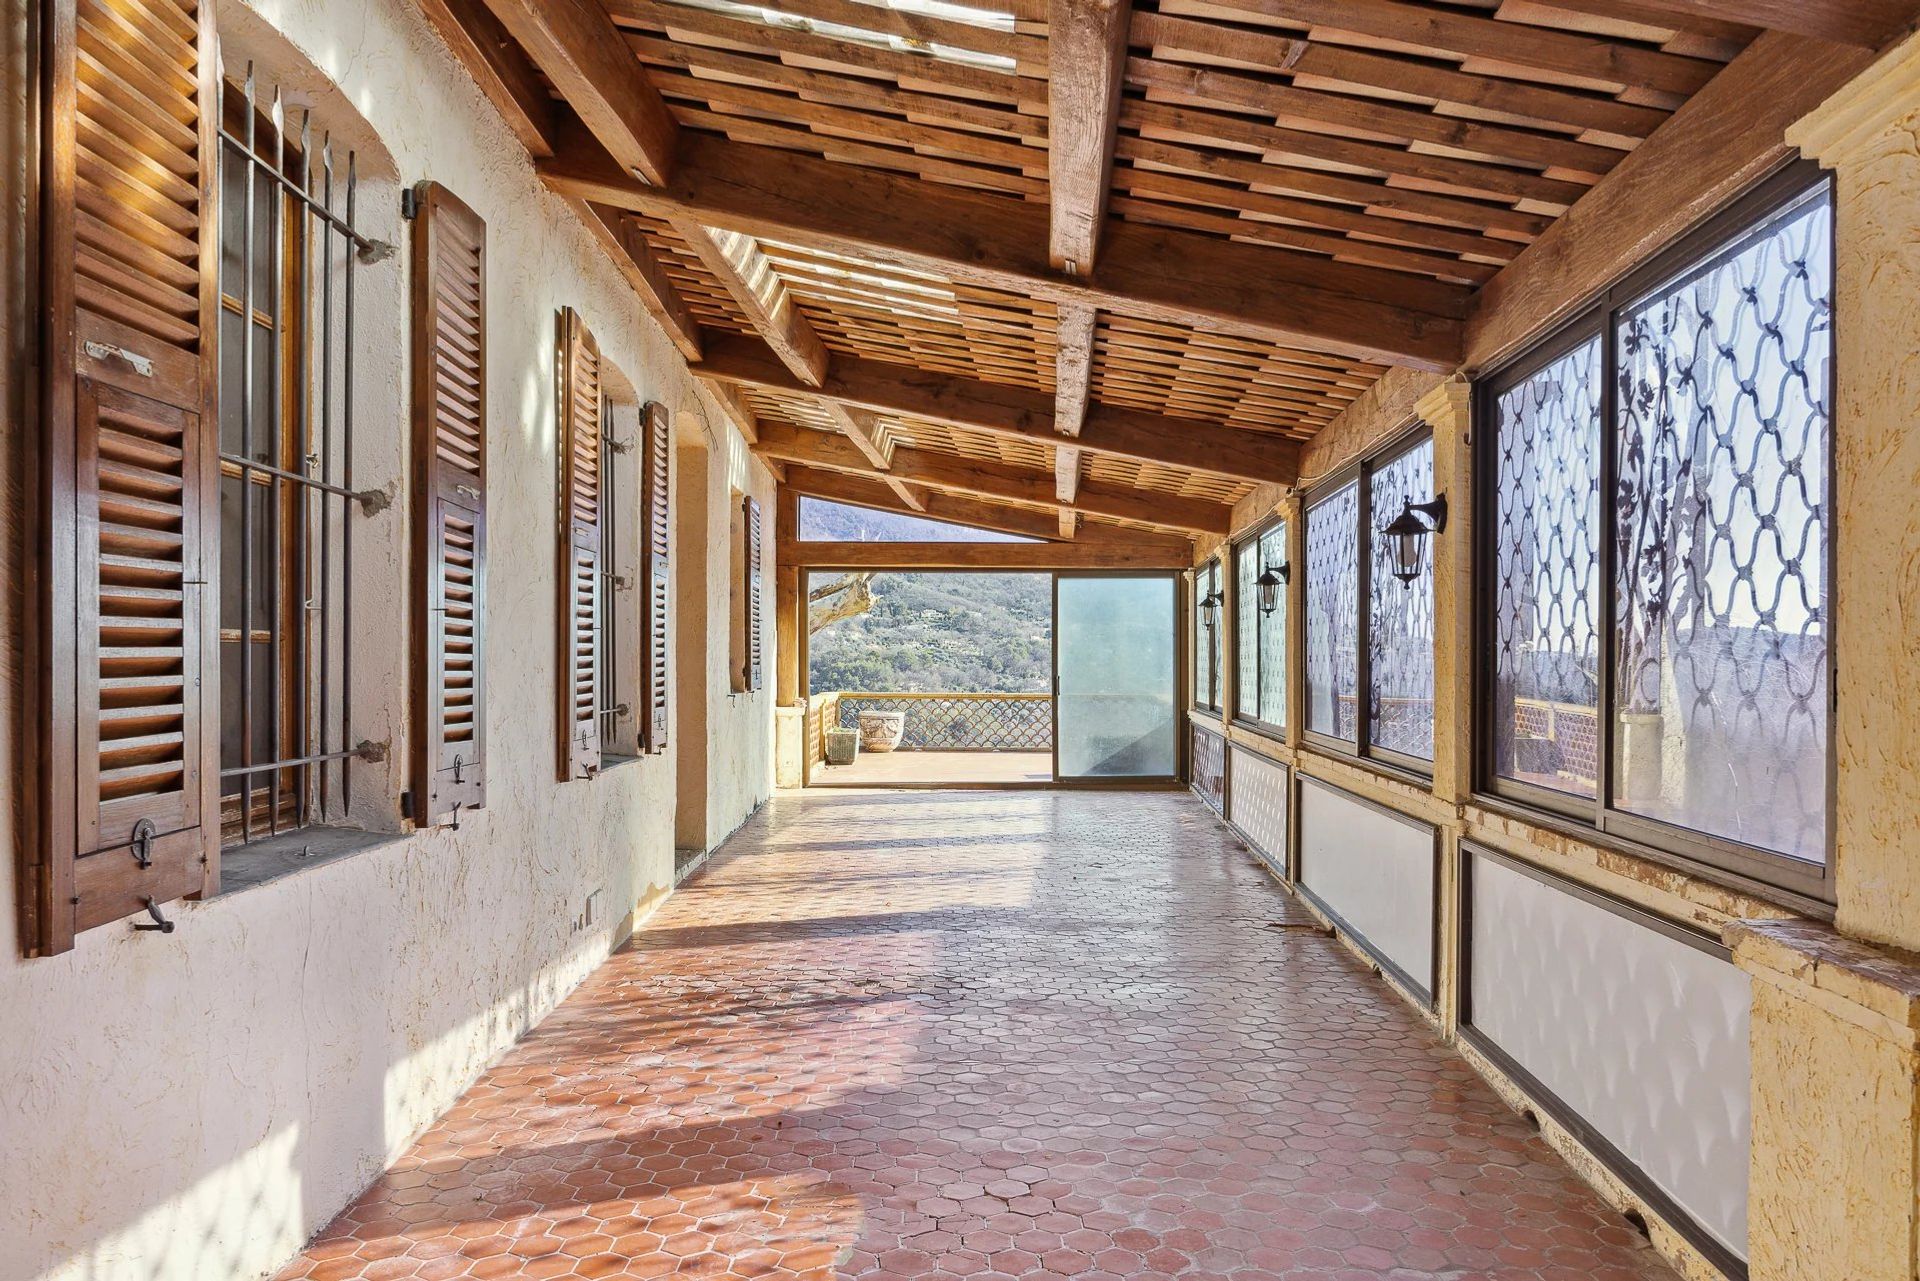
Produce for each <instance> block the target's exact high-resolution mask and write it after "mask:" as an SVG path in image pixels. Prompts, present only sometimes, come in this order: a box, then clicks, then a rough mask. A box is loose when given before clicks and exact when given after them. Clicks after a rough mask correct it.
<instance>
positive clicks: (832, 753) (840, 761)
mask: <svg viewBox="0 0 1920 1281" xmlns="http://www.w3.org/2000/svg"><path fill="white" fill-rule="evenodd" d="M858 755H860V731H859V730H854V729H840V728H838V727H835V728H833V729H830V730H828V731H827V764H829V765H851V764H853V759H854V757H856V756H858Z"/></svg>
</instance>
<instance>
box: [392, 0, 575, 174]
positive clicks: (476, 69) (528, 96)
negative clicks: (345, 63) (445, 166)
mask: <svg viewBox="0 0 1920 1281" xmlns="http://www.w3.org/2000/svg"><path fill="white" fill-rule="evenodd" d="M415 2H416V3H417V4H418V5H419V6H420V12H421V13H423V14H425V15H426V18H427V21H428V22H430V23H431V24H433V29H434V30H435V31H437V32H439V33H440V38H441V39H442V40H444V41H446V42H447V47H448V48H450V49H452V50H453V55H454V57H456V58H458V59H459V60H460V63H461V65H462V66H464V67H466V69H467V74H469V75H471V76H472V77H473V79H474V82H475V83H476V84H478V85H479V86H480V92H481V93H483V94H485V95H486V96H487V101H489V102H491V103H492V104H493V106H494V109H495V110H496V111H498V112H499V113H500V115H501V117H502V118H503V119H505V120H506V122H507V127H508V128H509V129H511V130H513V134H514V136H515V137H516V138H518V139H519V140H520V145H521V146H523V147H525V148H526V149H527V151H528V152H529V153H531V154H532V155H533V156H535V157H541V156H550V155H552V154H553V131H554V110H553V95H552V94H550V93H548V92H547V87H546V85H544V84H542V83H541V82H540V73H539V72H538V71H536V70H535V69H534V66H533V62H532V60H531V59H529V58H528V57H527V54H526V51H525V50H524V49H522V48H521V47H520V45H519V44H518V42H516V41H515V40H514V38H513V36H512V34H511V33H510V32H509V31H508V30H507V28H506V27H505V26H504V25H503V24H502V23H501V21H500V19H498V18H496V17H494V15H493V13H492V12H491V11H490V10H488V8H487V7H486V4H485V0H415Z"/></svg>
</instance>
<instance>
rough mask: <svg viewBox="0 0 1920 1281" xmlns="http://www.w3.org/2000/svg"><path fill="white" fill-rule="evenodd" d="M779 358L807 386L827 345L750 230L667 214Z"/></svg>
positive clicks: (820, 367)
mask: <svg viewBox="0 0 1920 1281" xmlns="http://www.w3.org/2000/svg"><path fill="white" fill-rule="evenodd" d="M669 221H670V222H671V223H672V224H673V229H674V231H675V232H676V233H677V234H678V235H679V237H680V238H681V239H682V240H684V241H686V242H687V245H688V247H689V248H691V249H692V250H693V252H694V255H695V256H696V257H698V258H699V259H700V261H701V262H702V263H703V264H704V265H705V266H706V269H707V270H708V272H710V273H711V274H712V275H713V278H714V279H715V280H717V281H719V282H720V284H721V286H722V287H723V288H725V289H726V291H727V293H729V294H730V295H732V297H733V300H734V302H736V303H738V304H739V306H740V310H741V312H742V313H743V314H744V315H745V316H746V318H747V322H748V323H749V324H751V325H752V326H753V327H754V330H755V331H756V332H757V333H758V334H759V335H760V337H761V338H762V339H764V340H765V341H766V344H767V346H769V347H771V348H773V350H774V354H775V355H777V356H779V357H780V360H781V363H782V364H784V365H786V367H787V368H788V369H791V370H792V371H793V374H794V377H796V378H798V379H800V380H801V381H802V382H804V383H806V384H807V385H808V386H809V387H818V386H819V385H820V382H821V380H822V379H824V378H825V377H826V375H827V361H828V356H827V348H826V344H824V343H822V342H821V341H820V336H819V335H818V334H817V333H815V332H814V329H813V325H812V324H811V323H809V322H808V320H807V318H806V317H805V316H804V315H802V314H801V313H800V309H799V308H798V307H796V306H795V305H794V303H793V298H792V296H791V295H789V294H788V293H787V285H786V282H785V281H783V280H782V279H780V273H779V272H777V271H775V270H774V266H773V263H771V262H770V261H768V259H767V256H766V255H765V254H764V253H762V252H761V251H760V246H759V245H757V244H755V243H754V242H753V238H752V237H751V236H743V235H741V234H740V233H739V232H736V231H716V230H714V229H712V228H709V227H704V226H702V225H701V224H700V223H698V222H697V221H695V220H694V219H692V218H688V217H685V216H677V217H674V218H672V219H670V220H669Z"/></svg>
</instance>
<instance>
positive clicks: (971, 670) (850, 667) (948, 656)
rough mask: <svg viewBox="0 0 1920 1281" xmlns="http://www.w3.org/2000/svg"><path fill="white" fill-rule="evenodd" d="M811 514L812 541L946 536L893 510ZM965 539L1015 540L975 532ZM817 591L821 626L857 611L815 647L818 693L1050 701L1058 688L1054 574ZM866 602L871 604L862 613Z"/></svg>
mask: <svg viewBox="0 0 1920 1281" xmlns="http://www.w3.org/2000/svg"><path fill="white" fill-rule="evenodd" d="M809 508H810V510H806V511H804V512H803V516H802V530H803V533H804V534H805V536H807V537H809V538H818V539H835V540H847V541H858V542H887V541H901V540H908V539H911V540H923V539H928V538H930V537H932V536H935V535H936V534H938V533H940V532H942V531H941V530H940V529H929V528H928V527H929V526H933V525H935V524H936V522H930V521H924V520H919V519H916V518H914V517H910V516H900V515H895V514H893V513H890V512H880V511H870V510H866V509H863V508H855V507H838V506H836V505H833V504H827V503H819V504H809ZM944 529H945V530H952V529H954V527H953V526H946V527H944ZM961 536H963V537H966V538H968V539H972V540H975V541H984V540H985V539H986V538H989V537H995V538H998V539H1001V540H1004V539H1006V538H1007V537H1008V536H1006V535H998V536H994V535H983V534H981V533H979V532H978V531H971V530H968V531H963V532H962V534H961ZM952 537H953V535H951V534H949V535H948V536H947V540H948V541H951V539H952ZM826 589H836V590H832V591H827V590H826ZM808 590H809V595H810V596H814V597H815V599H814V600H813V601H812V602H811V605H812V609H811V612H812V615H813V617H814V618H815V619H822V618H828V617H831V616H832V615H833V614H834V613H836V612H837V610H836V607H838V609H840V610H847V611H850V612H848V613H846V614H845V616H841V617H836V618H832V621H829V622H826V623H825V625H824V626H822V627H820V629H819V630H818V631H815V632H814V633H813V634H812V636H811V637H810V638H809V640H808V667H809V669H810V670H809V677H810V680H809V687H810V688H811V689H812V690H814V691H815V692H817V693H824V692H826V691H829V690H869V691H873V692H877V693H935V692H942V691H949V690H960V691H969V692H978V693H990V694H1005V693H1044V692H1046V691H1047V690H1048V689H1049V688H1050V687H1051V685H1052V664H1053V656H1052V655H1053V651H1052V645H1053V641H1052V629H1053V587H1052V582H1051V579H1050V578H1049V576H1048V575H1046V574H1012V573H944V574H929V573H914V574H905V573H876V574H874V575H872V576H871V577H870V578H867V577H864V576H861V578H860V580H856V578H855V577H854V576H848V575H843V574H834V573H816V574H814V575H813V576H812V581H811V583H810V584H809V589H808ZM863 594H864V595H866V596H870V598H871V600H870V602H867V603H865V608H864V609H860V608H859V606H860V605H861V603H862V602H861V601H860V600H859V599H858V597H859V596H861V595H863ZM850 597H851V598H853V599H849V598H850Z"/></svg>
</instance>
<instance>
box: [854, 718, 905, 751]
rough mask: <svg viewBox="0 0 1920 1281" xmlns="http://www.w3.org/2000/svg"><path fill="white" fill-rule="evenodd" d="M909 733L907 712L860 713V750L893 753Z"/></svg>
mask: <svg viewBox="0 0 1920 1281" xmlns="http://www.w3.org/2000/svg"><path fill="white" fill-rule="evenodd" d="M906 732H907V714H906V713H905V712H862V713H860V750H861V751H863V752H891V751H892V750H893V749H894V748H896V747H898V746H900V739H901V737H902V736H904V735H905V734H906Z"/></svg>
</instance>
